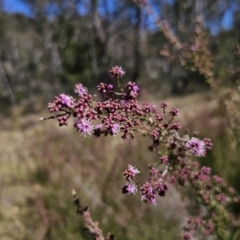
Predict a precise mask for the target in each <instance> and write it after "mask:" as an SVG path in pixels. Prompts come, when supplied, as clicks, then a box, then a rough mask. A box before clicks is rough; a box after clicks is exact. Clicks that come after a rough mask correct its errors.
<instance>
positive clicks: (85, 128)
mask: <svg viewBox="0 0 240 240" xmlns="http://www.w3.org/2000/svg"><path fill="white" fill-rule="evenodd" d="M74 127H75V128H76V129H77V131H78V132H81V133H82V134H83V135H84V136H86V134H89V135H91V134H92V132H93V130H94V125H92V123H91V121H89V120H87V119H85V118H83V119H80V120H79V121H78V122H76V123H75V124H74Z"/></svg>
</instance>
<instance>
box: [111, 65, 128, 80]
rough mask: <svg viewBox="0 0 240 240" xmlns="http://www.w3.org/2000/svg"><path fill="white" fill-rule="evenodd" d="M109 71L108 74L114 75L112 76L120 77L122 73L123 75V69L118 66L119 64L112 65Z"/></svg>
mask: <svg viewBox="0 0 240 240" xmlns="http://www.w3.org/2000/svg"><path fill="white" fill-rule="evenodd" d="M109 73H110V76H111V77H114V78H117V79H119V78H121V77H122V76H123V75H125V73H126V72H125V70H124V69H123V68H122V67H120V66H115V67H112V69H111V70H110V71H109Z"/></svg>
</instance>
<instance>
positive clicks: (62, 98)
mask: <svg viewBox="0 0 240 240" xmlns="http://www.w3.org/2000/svg"><path fill="white" fill-rule="evenodd" d="M59 97H60V102H61V103H62V104H63V105H66V106H67V107H69V108H73V107H74V100H73V98H72V97H70V96H68V95H66V94H64V93H62V94H60V96H59Z"/></svg>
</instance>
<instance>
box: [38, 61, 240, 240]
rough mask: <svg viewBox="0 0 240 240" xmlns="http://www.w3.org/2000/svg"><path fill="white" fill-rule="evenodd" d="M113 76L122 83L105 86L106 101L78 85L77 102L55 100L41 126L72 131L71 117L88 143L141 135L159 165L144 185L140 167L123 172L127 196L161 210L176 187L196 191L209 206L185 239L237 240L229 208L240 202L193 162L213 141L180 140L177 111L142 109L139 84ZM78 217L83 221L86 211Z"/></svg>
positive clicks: (118, 71) (115, 72) (115, 71)
mask: <svg viewBox="0 0 240 240" xmlns="http://www.w3.org/2000/svg"><path fill="white" fill-rule="evenodd" d="M109 73H110V76H111V77H112V78H114V79H115V80H116V81H117V83H118V89H117V90H115V89H114V87H113V85H112V84H107V83H100V84H99V85H98V86H97V89H98V91H99V93H100V94H101V95H102V99H103V100H98V99H95V98H94V97H93V96H92V95H91V94H90V93H88V90H87V88H86V87H84V86H83V85H82V84H81V83H79V84H77V85H76V86H75V93H76V94H77V95H78V96H77V98H74V97H72V96H68V95H66V94H60V95H59V96H56V97H55V99H54V101H53V102H52V103H49V105H48V110H49V112H50V113H55V115H53V116H50V117H47V118H42V120H47V119H53V118H54V119H57V121H58V124H59V126H64V125H65V126H67V125H68V123H69V119H70V118H71V117H72V118H73V119H74V124H73V127H74V128H75V129H76V131H77V132H79V133H80V134H81V135H83V136H84V137H86V136H89V135H93V136H95V137H98V138H99V137H103V136H113V137H115V136H117V135H119V136H121V138H122V139H123V140H126V139H129V138H130V139H133V138H135V137H136V136H138V135H141V136H144V137H148V138H149V139H150V144H149V146H148V149H149V151H151V152H153V153H154V157H153V159H155V160H153V161H152V163H151V164H149V165H148V166H147V171H148V173H149V178H148V179H147V180H146V181H145V182H144V183H143V184H141V183H140V182H139V181H138V179H137V177H138V175H139V174H140V173H141V172H140V171H139V170H138V168H137V166H132V165H128V166H127V168H126V170H125V171H124V172H123V177H124V179H125V184H124V185H123V187H122V193H123V194H126V195H130V194H136V193H138V192H139V193H140V195H141V196H140V199H141V201H143V202H146V203H152V204H154V205H156V204H157V197H158V196H159V197H164V196H165V195H166V194H167V190H168V187H169V185H171V184H172V185H174V184H180V185H181V186H185V187H188V188H191V189H193V190H194V191H195V193H196V194H195V196H196V199H194V201H197V202H198V203H199V204H200V205H201V206H205V208H206V211H205V212H204V213H201V215H199V216H191V217H190V218H189V220H188V222H187V225H186V226H185V227H184V228H183V231H182V233H181V237H182V239H186V240H187V239H191V238H192V236H193V235H194V234H195V233H194V231H195V230H198V231H199V230H200V231H202V232H203V233H204V234H205V235H213V236H215V237H217V239H224V240H225V239H233V237H234V236H235V234H237V231H238V230H237V229H238V228H237V224H235V223H234V221H233V219H232V216H231V215H230V213H229V212H228V211H227V208H226V206H227V204H229V203H231V202H237V201H238V198H237V197H236V196H235V195H234V190H233V189H232V188H229V187H228V186H227V185H226V183H225V182H224V180H223V179H222V178H221V177H219V176H217V175H214V176H212V175H211V169H210V168H209V167H207V166H200V164H199V163H198V162H197V161H195V160H194V159H195V157H204V156H205V155H206V154H207V151H208V150H210V149H211V147H212V142H211V140H210V139H208V138H204V139H201V138H200V137H198V136H197V134H196V133H195V134H190V133H189V132H188V131H186V132H185V134H184V135H183V136H181V135H180V133H179V129H181V125H180V123H178V122H176V119H177V116H178V109H175V108H173V109H169V107H168V104H167V103H165V102H163V103H161V104H160V105H159V107H157V106H156V105H151V104H150V103H148V102H144V103H143V104H139V103H138V101H137V97H138V93H139V90H140V88H139V86H137V84H136V83H134V82H128V83H127V84H126V86H124V87H123V86H122V85H121V82H120V79H121V77H123V75H125V71H124V70H123V69H122V67H119V66H115V67H113V68H112V69H111V70H110V71H109ZM86 211H87V210H86ZM79 212H81V213H82V214H83V215H84V211H83V210H81V211H79ZM98 231H99V230H98ZM111 236H112V235H111ZM95 239H98V238H95ZM99 239H102V238H99Z"/></svg>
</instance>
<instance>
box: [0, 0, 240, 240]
mask: <svg viewBox="0 0 240 240" xmlns="http://www.w3.org/2000/svg"><path fill="white" fill-rule="evenodd" d="M149 2H150V4H151V5H152V8H153V11H154V13H155V14H156V15H157V16H158V17H159V18H160V19H162V20H167V21H168V22H169V24H170V27H171V31H173V32H174V33H175V34H176V36H177V37H178V38H179V39H180V40H181V42H183V43H184V42H186V41H188V40H189V38H190V37H191V33H192V32H193V29H194V23H195V18H196V16H198V15H200V16H201V17H202V19H203V23H204V27H205V30H206V32H207V36H208V40H209V48H210V50H211V52H212V54H213V56H214V60H215V63H216V64H215V67H214V74H215V76H216V78H217V79H219V80H220V81H221V82H222V83H223V86H226V87H228V86H230V85H232V84H233V83H235V82H236V79H235V78H234V77H232V78H229V76H228V69H229V66H236V65H238V59H237V58H236V56H235V55H234V53H235V52H236V51H237V45H238V44H239V41H240V5H239V4H240V2H239V1H238V0H228V1H226V0H211V1H204V0H149ZM166 43H167V40H166V38H165V37H164V36H163V34H162V33H161V32H160V31H159V30H158V29H157V27H156V26H155V24H154V22H153V18H152V17H151V16H148V15H147V14H146V12H145V11H144V10H143V9H141V8H139V7H138V6H137V5H136V4H135V3H134V2H133V1H131V0H122V1H117V0H0V120H1V128H2V129H1V134H0V143H1V144H0V186H1V195H0V204H1V205H0V206H1V209H0V238H1V239H3V240H5V239H6V240H7V239H14V240H18V239H19V240H20V239H24V240H31V239H36V240H38V239H39V240H40V239H69V240H71V239H73V240H75V239H87V236H86V233H85V232H84V230H83V228H82V226H83V225H82V220H81V217H80V216H78V215H77V214H76V212H75V206H74V205H73V203H72V197H71V189H72V188H74V189H75V190H76V191H77V192H78V194H79V196H80V199H81V200H82V202H83V204H84V205H85V204H86V205H89V206H90V207H91V210H92V214H93V218H94V219H95V220H97V221H99V222H100V226H101V227H102V229H103V231H104V232H105V233H107V232H108V231H110V232H111V233H113V234H115V235H116V239H151V240H152V239H169V240H171V239H177V236H178V233H179V231H180V229H181V227H182V225H183V223H184V221H186V219H187V216H188V214H187V210H188V211H190V212H192V213H193V214H194V213H197V211H199V209H197V208H196V206H194V203H193V202H192V201H191V197H186V198H183V197H181V196H180V194H179V193H178V191H176V190H175V188H174V187H170V190H169V192H168V194H167V196H166V197H165V198H161V199H159V202H158V205H157V206H150V205H146V204H144V203H142V202H140V196H138V195H136V196H131V197H126V196H125V195H122V194H121V187H122V186H123V185H124V180H123V178H122V174H121V173H122V171H123V170H124V169H125V168H126V166H127V164H133V165H137V166H138V167H139V168H140V170H141V169H142V171H144V169H146V166H147V165H148V164H149V163H151V162H153V161H154V159H155V158H156V156H154V154H151V153H148V151H147V145H148V141H147V140H146V139H140V138H139V139H135V140H133V141H129V142H124V141H122V140H121V139H120V138H111V139H110V138H105V139H101V140H99V139H92V138H83V137H82V136H79V135H78V134H77V133H76V132H75V131H74V130H73V129H72V128H71V126H69V127H65V128H58V126H57V123H56V122H54V121H47V122H44V123H43V122H38V119H39V117H42V116H47V115H48V113H47V103H48V102H50V101H52V99H53V98H54V96H55V95H56V94H60V93H63V92H64V93H66V94H73V89H74V85H75V84H76V83H78V82H81V83H83V84H84V85H85V86H87V87H88V89H89V91H90V92H91V93H95V92H96V85H97V84H98V83H99V82H101V81H106V82H110V81H111V79H109V76H108V71H109V69H110V68H111V67H112V66H114V65H121V66H122V67H123V68H124V69H125V70H126V72H127V74H126V76H125V77H124V78H123V79H122V80H121V81H123V82H127V81H130V80H131V81H135V82H137V84H138V85H139V86H140V88H141V92H140V98H141V100H144V99H148V100H149V101H151V102H153V103H156V104H159V103H160V102H161V101H167V102H168V103H169V105H170V106H171V107H177V108H179V109H180V119H181V122H182V125H183V130H184V128H189V129H190V130H191V131H200V132H201V136H204V137H208V138H211V139H212V140H213V143H214V147H213V150H212V151H211V153H209V154H208V156H207V157H206V158H205V159H204V160H201V163H202V164H205V165H207V166H210V167H212V168H213V173H214V174H215V173H216V174H219V175H221V176H222V177H224V178H225V179H226V181H227V182H228V184H229V185H231V186H233V187H235V188H236V189H237V190H238V191H239V190H240V187H239V180H238V176H239V174H240V164H239V157H240V154H239V152H238V151H237V150H236V149H235V146H234V142H233V140H232V138H231V134H230V133H229V131H228V127H227V122H226V120H225V118H224V117H223V116H222V115H221V111H220V109H219V108H218V105H217V101H216V100H215V98H214V97H213V96H212V94H211V89H210V88H209V86H208V85H207V84H206V82H205V79H204V77H203V76H202V75H201V74H200V73H198V72H191V71H189V70H186V69H184V68H183V67H181V66H180V65H178V64H177V63H172V62H169V61H168V59H166V58H164V57H161V56H160V54H159V51H160V50H161V49H162V47H163V46H164V44H166ZM146 177H147V176H142V181H144V179H146ZM179 190H181V189H179ZM190 194H191V193H188V196H190ZM233 212H234V213H235V214H238V213H239V208H238V207H237V206H235V207H234V208H233ZM197 239H206V238H205V237H202V238H201V236H200V235H199V236H198V238H197Z"/></svg>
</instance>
